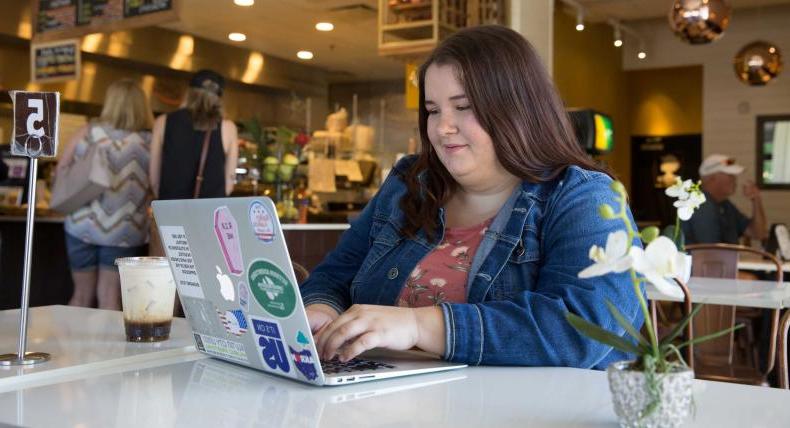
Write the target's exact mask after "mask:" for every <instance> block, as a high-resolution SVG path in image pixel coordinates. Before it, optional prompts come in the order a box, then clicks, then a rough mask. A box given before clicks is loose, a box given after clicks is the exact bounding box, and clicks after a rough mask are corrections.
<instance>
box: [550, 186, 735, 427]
mask: <svg viewBox="0 0 790 428" xmlns="http://www.w3.org/2000/svg"><path fill="white" fill-rule="evenodd" d="M611 188H612V190H613V191H614V192H615V193H617V195H618V196H617V197H616V200H617V201H618V203H619V205H620V206H619V208H618V209H617V210H615V208H614V207H612V206H611V205H609V204H603V205H601V206H600V207H599V213H600V215H601V217H603V218H604V219H605V220H610V221H614V220H620V221H622V222H623V224H624V226H625V229H624V230H618V231H616V232H613V233H610V234H609V236H608V237H607V240H606V247H605V248H601V247H599V246H597V245H593V246H592V248H590V259H592V260H593V261H594V262H595V263H594V264H593V265H591V266H589V267H587V268H586V269H584V270H582V271H581V272H579V274H578V276H579V278H591V277H595V276H601V275H606V274H608V273H610V272H616V273H623V272H629V273H630V278H631V285H632V287H633V291H634V293H635V295H636V297H637V299H638V300H639V305H640V309H641V311H642V315H643V317H644V320H645V334H646V336H647V337H645V335H643V334H642V333H640V332H639V331H638V330H637V328H636V327H634V326H633V325H632V324H631V323H630V322H629V321H628V319H627V318H626V316H625V315H623V314H622V313H621V312H620V311H619V310H618V309H617V307H616V306H615V305H614V304H612V303H611V302H609V301H607V302H606V306H607V308H608V310H609V312H610V313H611V314H612V316H613V317H614V318H615V320H616V321H617V323H618V324H619V325H620V327H622V328H623V330H624V331H625V332H626V334H627V338H624V337H621V335H620V334H617V333H613V332H610V331H608V330H605V329H603V328H601V327H599V326H597V325H595V324H593V323H591V322H589V321H587V320H585V319H583V318H581V317H579V316H578V315H575V314H572V313H567V314H566V319H567V320H568V322H569V323H570V324H571V325H573V327H574V328H576V329H577V330H578V331H579V332H581V333H582V334H584V335H586V336H588V337H590V338H592V339H594V340H596V341H598V342H601V343H603V344H605V345H608V346H612V347H614V348H616V349H619V350H621V351H623V352H627V353H629V354H633V355H634V356H635V359H634V360H631V361H620V362H615V363H613V364H612V365H610V366H609V368H608V369H607V376H608V379H609V388H610V390H611V392H612V399H613V402H614V408H615V413H616V414H617V416H618V418H619V420H620V424H621V425H622V426H626V427H642V426H644V427H675V426H679V425H680V424H682V423H683V422H684V421H685V420H686V418H687V417H688V415H689V413H690V412H691V407H692V389H691V386H692V380H693V379H694V372H693V371H692V370H691V369H690V368H689V367H688V366H687V365H686V362H685V361H684V360H683V357H682V355H681V353H680V350H681V349H683V348H684V347H686V346H688V345H690V344H696V343H700V342H704V341H706V340H710V339H714V338H716V337H719V336H721V335H724V334H727V333H729V332H730V331H732V330H733V329H735V328H738V327H740V326H736V327H734V328H732V329H727V330H724V331H720V332H718V333H714V334H711V335H707V336H703V337H698V338H694V339H689V340H685V341H680V340H679V336H680V333H681V332H682V331H683V329H684V327H685V326H686V325H687V324H688V323H689V322H690V320H691V319H692V318H693V317H694V315H695V314H696V313H697V312H698V311H699V308H700V306H699V305H698V306H697V307H695V308H694V309H693V310H692V311H691V313H690V314H687V315H686V316H685V317H684V318H683V319H682V320H681V321H680V322H679V323H678V324H677V325H676V326H675V327H674V328H673V329H672V330H671V331H670V332H669V333H668V334H667V335H666V336H665V337H663V338H660V339H659V338H658V337H657V334H656V329H655V328H654V326H653V323H652V321H651V317H650V313H649V311H648V307H647V300H646V298H645V294H644V291H643V285H644V284H645V283H648V282H649V283H651V284H653V286H655V287H656V288H657V289H658V290H659V291H660V292H662V293H664V294H669V295H676V296H678V295H681V296H682V292H681V291H680V288H679V287H678V286H677V284H675V283H674V282H672V280H671V278H673V277H675V276H676V275H677V273H678V272H680V271H682V268H683V265H684V263H685V260H686V259H685V257H684V255H683V253H681V252H679V251H678V247H677V245H676V244H675V242H673V240H672V239H670V238H668V237H666V236H659V233H658V232H659V231H658V228H656V227H648V228H645V229H644V230H643V231H642V232H639V231H638V230H636V228H635V226H634V225H633V223H632V222H631V220H630V218H629V216H628V213H627V211H626V206H627V204H626V201H627V195H626V192H625V188H624V186H623V185H622V183H620V182H618V181H615V182H613V183H612V186H611ZM676 206H677V205H676ZM684 206H685V205H684ZM684 209H685V208H684ZM692 211H693V210H692ZM684 216H685V213H684ZM637 236H638V237H639V238H640V239H641V240H642V242H644V243H645V244H646V245H647V247H646V248H645V249H642V248H641V247H640V246H635V245H632V243H633V241H634V238H636V237H637ZM668 278H670V279H668Z"/></svg>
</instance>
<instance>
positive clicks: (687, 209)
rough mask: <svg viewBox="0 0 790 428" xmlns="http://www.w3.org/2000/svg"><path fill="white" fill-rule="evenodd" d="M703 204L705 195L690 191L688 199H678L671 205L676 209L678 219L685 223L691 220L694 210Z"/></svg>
mask: <svg viewBox="0 0 790 428" xmlns="http://www.w3.org/2000/svg"><path fill="white" fill-rule="evenodd" d="M703 202H705V194H703V193H702V192H699V191H697V192H694V191H692V192H691V193H689V195H688V198H686V199H678V200H677V201H675V203H674V204H672V205H674V206H675V208H677V209H678V217H680V219H681V220H683V221H687V220H688V219H690V218H691V215H692V214H694V210H696V209H697V208H699V206H700V205H702V204H703Z"/></svg>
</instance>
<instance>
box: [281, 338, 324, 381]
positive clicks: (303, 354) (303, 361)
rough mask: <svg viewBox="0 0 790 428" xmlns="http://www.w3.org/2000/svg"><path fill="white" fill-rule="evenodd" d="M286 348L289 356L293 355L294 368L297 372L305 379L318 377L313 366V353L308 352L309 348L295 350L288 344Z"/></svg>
mask: <svg viewBox="0 0 790 428" xmlns="http://www.w3.org/2000/svg"><path fill="white" fill-rule="evenodd" d="M288 350H289V351H291V356H292V357H293V362H294V365H295V366H296V370H298V371H299V373H301V374H302V375H303V376H304V377H305V378H306V379H307V380H315V379H316V378H317V377H318V371H317V370H316V368H315V359H314V358H313V353H312V352H310V350H309V349H302V350H301V351H296V350H294V348H291V347H290V346H288Z"/></svg>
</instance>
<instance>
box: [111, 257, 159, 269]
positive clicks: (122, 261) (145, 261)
mask: <svg viewBox="0 0 790 428" xmlns="http://www.w3.org/2000/svg"><path fill="white" fill-rule="evenodd" d="M115 264H116V265H118V266H154V267H156V266H170V262H168V260H167V257H119V258H117V259H115Z"/></svg>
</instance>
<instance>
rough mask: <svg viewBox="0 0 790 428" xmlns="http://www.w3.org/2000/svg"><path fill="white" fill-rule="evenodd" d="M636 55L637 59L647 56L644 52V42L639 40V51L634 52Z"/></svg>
mask: <svg viewBox="0 0 790 428" xmlns="http://www.w3.org/2000/svg"><path fill="white" fill-rule="evenodd" d="M636 57H637V58H639V59H645V58H647V52H645V42H643V41H642V40H639V52H638V53H637V54H636Z"/></svg>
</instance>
